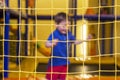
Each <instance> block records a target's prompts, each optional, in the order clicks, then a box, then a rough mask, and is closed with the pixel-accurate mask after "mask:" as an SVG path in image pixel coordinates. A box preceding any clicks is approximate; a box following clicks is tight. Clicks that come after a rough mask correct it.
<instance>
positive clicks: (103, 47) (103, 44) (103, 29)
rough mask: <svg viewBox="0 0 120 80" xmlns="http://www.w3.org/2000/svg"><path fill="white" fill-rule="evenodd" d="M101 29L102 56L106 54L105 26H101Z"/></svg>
mask: <svg viewBox="0 0 120 80" xmlns="http://www.w3.org/2000/svg"><path fill="white" fill-rule="evenodd" d="M101 28H102V30H101V31H102V41H101V54H104V53H105V40H103V39H104V38H105V24H101Z"/></svg>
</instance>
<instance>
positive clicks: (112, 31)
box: [110, 0, 114, 54]
mask: <svg viewBox="0 0 120 80" xmlns="http://www.w3.org/2000/svg"><path fill="white" fill-rule="evenodd" d="M112 6H114V0H112ZM112 14H113V15H114V8H113V7H112ZM113 26H114V23H112V24H111V31H110V32H111V34H110V37H111V38H112V37H113V35H114V27H113ZM110 54H113V39H110Z"/></svg>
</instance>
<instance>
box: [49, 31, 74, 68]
mask: <svg viewBox="0 0 120 80" xmlns="http://www.w3.org/2000/svg"><path fill="white" fill-rule="evenodd" d="M54 39H58V40H59V41H58V43H57V45H56V46H54V47H53V48H52V51H51V55H52V56H53V57H52V58H51V59H50V60H49V63H48V66H61V65H67V64H69V63H70V62H69V60H68V59H67V57H68V56H69V49H70V45H71V42H69V41H70V40H75V37H74V36H73V35H72V33H71V32H70V31H68V33H67V34H62V33H60V31H59V30H57V29H56V30H55V31H54V32H53V33H51V34H50V36H49V38H48V40H49V41H52V40H54Z"/></svg>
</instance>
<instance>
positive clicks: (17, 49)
mask: <svg viewBox="0 0 120 80" xmlns="http://www.w3.org/2000/svg"><path fill="white" fill-rule="evenodd" d="M18 12H19V13H20V0H18ZM17 23H18V27H17V40H18V41H19V40H20V28H19V27H20V26H19V24H20V17H19V16H18V19H17ZM19 52H20V42H17V48H16V56H19ZM16 63H17V65H19V59H18V57H17V59H16Z"/></svg>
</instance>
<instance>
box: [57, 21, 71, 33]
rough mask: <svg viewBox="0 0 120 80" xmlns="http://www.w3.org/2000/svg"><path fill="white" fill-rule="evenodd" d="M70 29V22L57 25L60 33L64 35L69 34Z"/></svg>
mask: <svg viewBox="0 0 120 80" xmlns="http://www.w3.org/2000/svg"><path fill="white" fill-rule="evenodd" d="M69 27H70V22H69V21H66V20H65V21H62V22H60V23H59V24H56V28H57V29H58V30H59V31H60V33H62V34H67V32H68V30H69Z"/></svg>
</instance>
